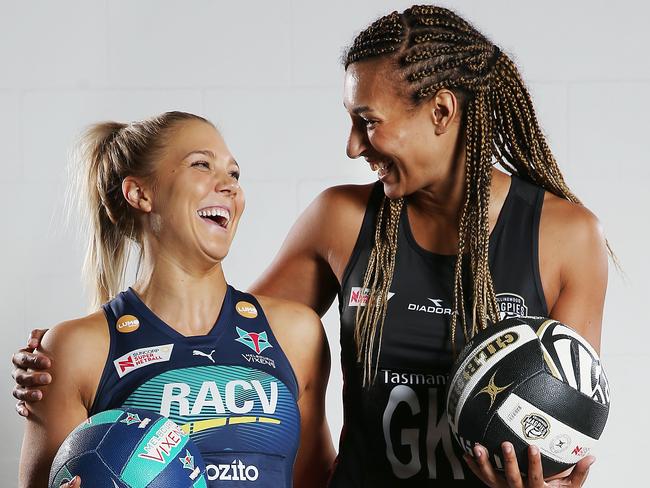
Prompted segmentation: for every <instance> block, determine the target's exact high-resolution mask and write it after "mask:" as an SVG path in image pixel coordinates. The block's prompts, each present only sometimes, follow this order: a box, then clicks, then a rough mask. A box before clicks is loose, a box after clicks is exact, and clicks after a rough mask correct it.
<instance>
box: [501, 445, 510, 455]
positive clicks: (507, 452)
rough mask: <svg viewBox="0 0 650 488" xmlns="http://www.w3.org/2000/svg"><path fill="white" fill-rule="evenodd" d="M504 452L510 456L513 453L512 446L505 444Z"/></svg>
mask: <svg viewBox="0 0 650 488" xmlns="http://www.w3.org/2000/svg"><path fill="white" fill-rule="evenodd" d="M503 452H505V453H506V454H510V453H511V452H512V446H511V445H510V444H504V445H503Z"/></svg>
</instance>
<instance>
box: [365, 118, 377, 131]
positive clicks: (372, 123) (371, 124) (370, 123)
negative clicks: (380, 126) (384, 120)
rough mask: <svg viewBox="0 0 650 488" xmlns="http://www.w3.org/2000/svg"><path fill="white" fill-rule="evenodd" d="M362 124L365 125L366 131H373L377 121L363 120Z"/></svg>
mask: <svg viewBox="0 0 650 488" xmlns="http://www.w3.org/2000/svg"><path fill="white" fill-rule="evenodd" d="M363 123H364V124H365V125H366V128H367V129H373V128H374V127H375V124H376V123H377V121H376V120H366V119H363Z"/></svg>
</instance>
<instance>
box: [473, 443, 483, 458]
mask: <svg viewBox="0 0 650 488" xmlns="http://www.w3.org/2000/svg"><path fill="white" fill-rule="evenodd" d="M481 454H482V453H481V445H480V444H478V443H476V444H474V457H476V458H480V457H481Z"/></svg>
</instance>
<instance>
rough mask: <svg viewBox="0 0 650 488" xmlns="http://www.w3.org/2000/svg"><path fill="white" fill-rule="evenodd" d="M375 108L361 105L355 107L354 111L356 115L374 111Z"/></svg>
mask: <svg viewBox="0 0 650 488" xmlns="http://www.w3.org/2000/svg"><path fill="white" fill-rule="evenodd" d="M372 111H373V110H372V109H371V108H370V107H368V106H367V105H361V106H360V107H354V108H353V109H352V113H353V114H354V115H361V114H362V113H364V112H372Z"/></svg>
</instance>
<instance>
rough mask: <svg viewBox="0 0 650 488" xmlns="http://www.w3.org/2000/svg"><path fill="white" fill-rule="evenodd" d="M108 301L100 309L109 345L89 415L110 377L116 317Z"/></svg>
mask: <svg viewBox="0 0 650 488" xmlns="http://www.w3.org/2000/svg"><path fill="white" fill-rule="evenodd" d="M109 305H110V302H109V303H105V304H104V305H102V310H103V312H104V316H105V317H106V326H107V327H108V340H109V345H108V356H107V357H106V363H105V364H104V369H103V370H102V375H101V377H100V378H99V383H98V384H97V391H95V398H94V399H93V404H92V405H91V407H90V411H89V412H88V415H89V416H92V415H94V414H96V413H98V412H97V411H96V409H97V402H98V401H99V400H98V399H99V398H100V396H101V394H102V390H103V389H104V387H105V386H106V384H107V383H108V380H109V378H110V374H111V366H112V361H111V359H112V357H113V354H114V353H115V330H114V327H113V325H115V323H116V322H117V318H116V317H115V316H114V314H113V311H112V310H111V309H110V306H109Z"/></svg>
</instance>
